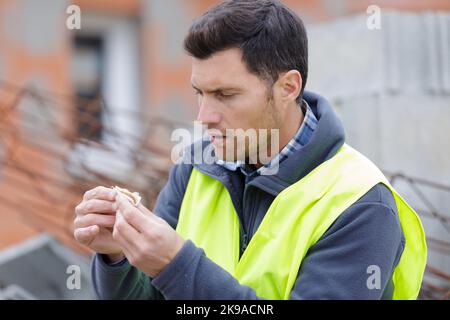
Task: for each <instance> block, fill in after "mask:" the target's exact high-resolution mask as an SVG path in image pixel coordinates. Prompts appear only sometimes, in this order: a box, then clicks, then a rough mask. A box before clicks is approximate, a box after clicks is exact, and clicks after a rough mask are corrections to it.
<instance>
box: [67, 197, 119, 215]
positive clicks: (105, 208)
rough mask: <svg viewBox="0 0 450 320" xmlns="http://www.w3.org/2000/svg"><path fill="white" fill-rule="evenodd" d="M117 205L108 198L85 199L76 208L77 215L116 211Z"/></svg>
mask: <svg viewBox="0 0 450 320" xmlns="http://www.w3.org/2000/svg"><path fill="white" fill-rule="evenodd" d="M116 210H117V205H116V203H114V202H111V201H107V200H98V199H90V200H83V201H82V202H81V203H80V204H79V205H78V206H76V208H75V213H76V214H77V215H84V214H88V213H115V212H116Z"/></svg>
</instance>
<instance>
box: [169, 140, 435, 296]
mask: <svg viewBox="0 0 450 320" xmlns="http://www.w3.org/2000/svg"><path fill="white" fill-rule="evenodd" d="M378 183H383V184H384V185H386V187H387V188H389V190H391V192H392V194H393V197H394V199H395V203H396V205H397V210H398V215H399V220H400V224H401V227H402V230H403V233H404V236H405V240H406V244H405V248H404V251H403V253H402V256H401V258H400V260H399V263H398V265H397V266H396V268H395V269H394V273H393V283H394V292H393V299H416V298H417V296H418V294H419V290H420V286H421V282H422V277H423V273H424V270H425V265H426V258H427V248H426V242H425V233H424V230H423V227H422V224H421V222H420V219H419V217H418V215H417V214H416V213H415V212H414V210H413V209H412V208H411V207H410V206H409V205H408V204H407V203H406V202H405V201H404V200H403V199H402V197H401V196H400V195H399V194H398V193H397V192H396V191H395V190H394V189H393V188H392V186H391V185H390V184H389V182H388V181H387V179H386V178H385V176H384V175H383V174H382V172H381V171H380V170H379V169H378V168H377V167H376V166H375V165H374V164H373V163H372V162H371V161H370V160H369V159H367V158H366V157H364V156H363V155H362V154H360V153H359V152H358V151H356V150H354V149H353V148H351V147H350V146H348V145H346V144H344V145H343V146H342V147H341V148H340V149H339V151H338V152H337V153H336V154H335V155H334V156H333V157H332V158H330V159H329V160H327V161H325V162H323V163H322V164H321V165H319V166H318V167H316V168H315V169H314V170H313V171H311V172H310V173H309V174H308V175H307V176H305V177H304V178H303V179H301V180H299V181H298V182H296V183H294V184H292V185H291V186H289V187H288V188H286V189H285V190H283V191H282V192H280V193H279V195H278V196H277V197H276V198H275V199H274V201H273V202H272V204H271V205H270V207H269V209H268V210H267V212H266V215H265V217H264V219H263V220H262V222H261V224H260V226H259V228H258V230H257V231H256V233H255V234H254V235H253V237H252V239H251V241H250V242H249V244H248V246H247V248H246V249H245V251H244V253H243V254H242V256H241V257H239V256H240V232H239V230H240V225H239V219H238V216H237V213H236V211H235V209H234V207H233V203H232V201H231V198H230V195H229V194H228V191H227V189H226V188H225V187H224V185H223V184H222V183H221V182H219V181H218V180H215V179H213V178H211V177H209V176H207V175H205V174H203V173H201V172H200V171H199V170H197V169H195V168H194V169H193V171H192V173H191V176H190V178H189V182H188V185H187V189H186V192H185V195H184V199H183V202H182V205H181V209H180V216H179V220H178V225H177V228H176V229H177V231H178V233H179V234H180V235H181V236H182V237H183V238H185V239H191V240H192V241H193V242H194V243H195V244H196V245H197V246H198V247H201V248H203V249H204V251H205V254H206V256H207V257H209V258H210V259H211V260H212V261H214V262H215V263H217V264H218V265H219V266H221V267H222V268H224V269H225V270H227V271H228V272H229V273H231V274H232V275H233V276H234V277H235V278H236V279H237V280H238V281H239V283H240V284H242V285H247V286H249V287H251V288H253V289H254V290H255V292H256V294H257V295H258V296H260V297H263V298H266V299H289V297H290V293H291V290H292V288H293V286H294V284H295V282H296V279H297V276H298V272H299V268H300V265H301V263H302V260H303V258H304V257H305V255H306V254H307V252H308V249H309V248H311V246H313V245H314V244H315V243H316V242H317V241H318V240H319V239H320V238H321V237H322V235H323V234H324V233H325V232H326V231H327V230H328V228H330V226H331V225H332V224H333V222H334V221H336V219H337V218H338V217H339V216H340V215H341V214H342V213H343V212H344V211H345V210H346V209H347V208H349V207H350V206H351V205H352V204H354V203H355V202H356V201H357V200H358V199H360V198H361V197H362V196H363V195H364V194H366V193H367V192H368V191H369V190H370V189H371V188H372V187H374V186H375V185H376V184H378ZM367 263H368V265H369V264H371V263H373V262H372V261H368V262H367ZM368 277H369V275H368Z"/></svg>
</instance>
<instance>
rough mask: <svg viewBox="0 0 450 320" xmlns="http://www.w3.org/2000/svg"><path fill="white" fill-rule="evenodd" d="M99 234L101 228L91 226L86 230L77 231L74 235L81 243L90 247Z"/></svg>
mask: <svg viewBox="0 0 450 320" xmlns="http://www.w3.org/2000/svg"><path fill="white" fill-rule="evenodd" d="M99 232H100V228H99V227H98V226H90V227H86V228H77V229H75V231H74V233H73V235H74V237H75V239H76V240H77V241H78V242H79V243H81V244H83V245H86V246H89V244H90V243H91V242H92V241H93V240H94V239H95V237H96V236H97V235H98V233H99Z"/></svg>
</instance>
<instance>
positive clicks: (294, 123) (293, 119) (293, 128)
mask: <svg viewBox="0 0 450 320" xmlns="http://www.w3.org/2000/svg"><path fill="white" fill-rule="evenodd" d="M292 110H293V111H292V112H290V113H289V114H288V115H287V116H286V118H285V119H283V120H284V121H283V122H282V125H281V126H280V129H279V149H278V152H276V153H274V154H272V153H270V154H268V157H269V158H270V159H273V158H274V157H275V156H276V155H277V154H278V153H280V152H281V150H283V148H284V147H285V146H286V145H287V144H288V143H289V141H291V139H292V138H293V137H294V136H295V134H296V133H297V131H298V130H299V129H300V126H301V125H302V123H303V120H304V117H305V116H304V114H303V110H302V108H301V107H300V106H299V105H297V104H296V105H295V107H294V108H292ZM268 149H269V150H268V151H270V150H271V148H270V147H269V148H268ZM263 165H264V164H263V163H259V162H258V163H257V164H256V165H255V166H256V168H257V169H259V168H261V167H262V166H263Z"/></svg>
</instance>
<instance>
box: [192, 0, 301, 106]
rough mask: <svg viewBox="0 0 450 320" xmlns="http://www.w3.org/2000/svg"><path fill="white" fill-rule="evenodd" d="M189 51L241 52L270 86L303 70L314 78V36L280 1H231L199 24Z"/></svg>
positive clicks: (200, 56) (211, 11) (195, 24)
mask: <svg viewBox="0 0 450 320" xmlns="http://www.w3.org/2000/svg"><path fill="white" fill-rule="evenodd" d="M184 48H185V49H186V51H187V52H188V53H189V54H190V55H191V56H193V57H195V58H197V59H207V58H209V57H210V56H211V55H213V54H214V53H216V52H219V51H222V50H226V49H231V48H240V49H241V50H242V54H243V61H244V62H245V63H246V65H247V67H248V69H249V71H250V72H252V73H254V74H256V75H257V76H259V77H260V78H262V79H263V80H266V81H269V83H270V86H272V85H273V83H275V82H276V81H277V80H278V77H279V75H280V73H282V72H285V71H289V70H298V71H299V72H300V74H301V76H302V80H303V83H302V88H301V92H300V94H299V96H298V98H297V103H299V104H300V102H301V99H302V95H303V90H304V88H305V84H306V80H307V77H308V38H307V35H306V30H305V27H304V25H303V22H302V20H301V19H300V17H299V16H298V15H296V14H295V13H294V12H293V11H292V10H290V9H289V8H288V7H287V6H285V5H284V4H283V3H281V2H280V1H278V0H226V1H224V2H222V3H220V4H219V5H217V6H215V7H212V8H211V9H209V10H208V11H207V12H206V13H205V14H203V15H202V16H201V17H199V18H197V19H196V20H194V22H193V24H192V26H191V28H190V30H189V33H188V35H187V36H186V38H185V39H184Z"/></svg>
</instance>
